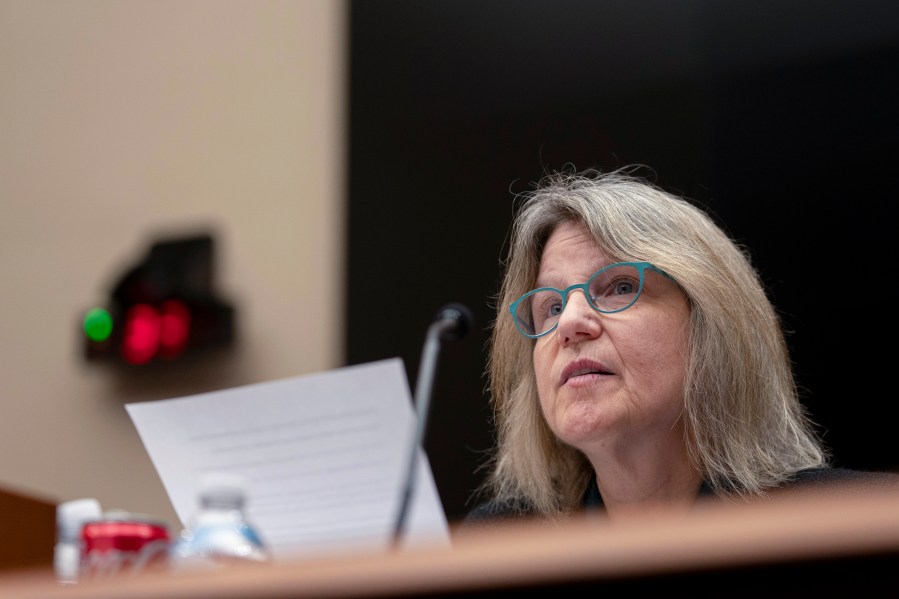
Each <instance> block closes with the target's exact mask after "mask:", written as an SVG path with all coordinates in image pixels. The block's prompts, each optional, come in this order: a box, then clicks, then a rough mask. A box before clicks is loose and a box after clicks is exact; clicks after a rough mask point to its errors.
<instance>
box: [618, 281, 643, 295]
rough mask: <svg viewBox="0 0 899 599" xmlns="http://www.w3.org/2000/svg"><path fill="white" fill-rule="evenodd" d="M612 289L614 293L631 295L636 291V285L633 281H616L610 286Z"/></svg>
mask: <svg viewBox="0 0 899 599" xmlns="http://www.w3.org/2000/svg"><path fill="white" fill-rule="evenodd" d="M612 290H613V292H614V293H615V294H616V295H631V294H633V293H635V292H636V291H637V286H636V285H635V284H634V282H633V281H624V280H622V281H618V282H616V283H615V284H614V285H613V286H612Z"/></svg>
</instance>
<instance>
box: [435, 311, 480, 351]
mask: <svg viewBox="0 0 899 599" xmlns="http://www.w3.org/2000/svg"><path fill="white" fill-rule="evenodd" d="M434 322H439V323H441V324H442V325H443V327H442V330H441V332H440V338H441V339H442V340H443V341H458V340H459V339H462V338H463V337H465V335H467V334H468V331H470V330H471V328H472V326H473V325H474V315H472V313H471V310H469V309H468V306H465V305H463V304H459V303H455V302H454V303H451V304H447V305H445V306H444V307H442V308H440V310H438V312H437V314H436V316H434Z"/></svg>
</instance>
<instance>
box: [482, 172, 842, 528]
mask: <svg viewBox="0 0 899 599" xmlns="http://www.w3.org/2000/svg"><path fill="white" fill-rule="evenodd" d="M634 171H635V167H627V168H623V169H618V170H616V171H613V172H610V173H605V174H603V173H600V172H598V171H595V170H588V171H583V172H580V173H575V172H567V173H566V172H558V173H552V174H548V175H546V176H545V177H544V178H543V179H542V180H541V181H540V182H539V183H538V185H537V186H536V187H535V189H534V190H533V191H530V192H526V193H524V194H521V199H522V200H523V203H522V204H521V206H520V208H519V210H518V212H517V215H516V218H515V221H514V223H513V226H512V229H511V238H510V246H509V252H508V256H507V257H506V259H505V260H504V262H503V267H504V276H503V281H502V285H501V288H500V291H499V296H498V298H497V300H498V301H497V305H496V310H497V313H496V320H495V321H494V323H493V330H492V336H491V340H490V346H489V359H488V373H487V374H488V380H489V393H490V400H491V404H492V407H493V410H494V412H493V414H494V425H495V427H496V447H495V450H494V452H493V454H492V455H491V458H490V459H489V461H488V462H487V463H486V464H485V466H487V467H489V468H490V473H489V476H488V477H487V479H486V481H485V484H484V487H483V489H482V490H486V491H489V492H490V493H491V494H492V495H493V496H494V497H496V498H498V499H513V498H514V499H517V500H518V502H519V503H521V502H524V504H525V505H526V506H528V508H530V509H533V510H535V511H536V512H538V513H542V514H545V515H554V514H563V513H567V512H570V511H571V510H574V509H576V508H577V507H578V506H579V505H580V504H581V501H582V498H583V495H584V492H585V491H586V489H587V486H588V485H589V483H590V480H591V478H592V476H593V470H592V466H591V465H590V462H589V461H588V460H587V459H586V457H585V456H584V455H583V454H582V453H580V451H578V450H577V449H575V448H573V447H571V446H569V445H566V444H564V443H563V442H561V441H560V440H559V439H557V438H556V437H555V435H554V434H553V433H552V431H551V430H550V429H549V427H548V425H547V424H546V422H545V420H544V418H543V415H542V412H541V410H540V402H539V400H538V397H537V385H536V379H535V375H534V368H533V362H532V351H533V347H534V341H533V340H531V339H527V338H525V337H524V336H522V335H521V334H519V332H518V331H517V329H516V327H515V324H514V323H513V320H512V318H511V317H510V315H509V313H508V306H509V304H510V303H511V302H512V301H514V300H515V299H516V298H518V297H520V296H521V295H523V294H524V293H526V292H527V291H529V290H530V289H532V288H533V286H534V283H535V280H536V277H537V273H538V270H539V267H540V260H541V257H542V253H543V248H544V244H545V243H546V240H547V238H548V237H549V235H550V233H552V231H553V230H554V229H555V228H556V227H557V226H558V225H559V224H561V223H564V222H575V223H579V224H580V225H582V226H583V227H584V228H585V230H586V231H588V232H589V233H590V234H591V235H592V236H593V239H594V240H595V242H596V244H597V246H598V247H599V248H600V250H601V251H602V252H603V253H605V254H606V255H607V257H608V258H609V259H611V260H615V261H630V260H633V261H638V260H639V261H643V260H645V261H648V262H651V263H653V264H654V265H656V266H658V267H659V268H661V269H663V270H664V271H665V272H667V273H668V274H670V275H671V276H672V277H673V278H674V280H675V281H677V283H678V284H679V285H680V287H681V288H682V290H683V292H684V294H685V295H686V297H687V299H688V301H689V305H690V320H689V324H688V326H689V329H690V330H689V334H688V344H689V348H688V355H687V364H686V380H685V388H684V419H685V425H686V426H685V431H686V433H685V435H686V438H685V444H686V446H687V448H688V451H689V455H690V459H691V460H692V462H693V464H694V466H695V467H696V468H697V469H698V470H699V472H700V473H701V474H702V476H703V478H704V480H705V481H706V483H707V484H708V485H710V486H711V488H712V489H713V490H714V491H715V492H716V494H719V495H723V496H752V495H760V494H764V493H765V491H766V490H767V489H770V488H772V487H775V486H777V485H778V484H780V483H782V482H784V481H785V480H786V479H787V478H789V477H790V475H791V474H793V473H794V472H796V471H798V470H801V469H803V468H809V467H815V466H822V465H825V464H826V463H827V460H828V455H827V453H826V450H825V449H824V448H823V446H822V444H821V442H820V440H819V439H818V438H817V436H816V434H815V432H814V429H813V426H812V423H811V421H810V420H809V419H808V416H807V414H806V413H805V412H804V410H803V408H802V405H801V404H800V401H799V397H798V393H797V389H796V384H795V381H794V378H793V370H792V364H791V362H790V358H789V354H788V349H787V345H786V341H785V338H784V334H783V330H782V328H781V323H780V320H779V318H778V316H777V314H776V312H775V310H774V308H773V306H772V305H771V302H770V301H769V299H768V297H767V295H766V293H765V290H764V287H763V285H762V283H761V280H760V278H759V276H758V274H757V272H756V271H755V269H754V268H753V266H752V264H751V261H750V258H749V255H748V252H747V251H746V250H745V249H744V248H742V247H740V246H739V245H738V244H737V243H736V242H734V241H733V240H732V239H731V238H730V237H729V236H728V235H727V234H726V233H725V232H724V231H723V230H722V229H721V228H720V227H719V226H718V225H716V224H715V222H714V221H713V220H712V219H711V217H710V216H709V215H708V214H707V213H706V212H704V211H703V210H701V209H700V208H698V207H696V206H694V205H693V204H691V203H690V202H688V201H687V200H685V199H683V198H680V197H677V196H675V195H672V194H670V193H667V192H665V191H663V190H662V189H660V188H659V187H658V186H656V185H655V184H653V183H650V182H648V181H647V180H646V179H644V178H641V177H638V176H636V175H635V174H634Z"/></svg>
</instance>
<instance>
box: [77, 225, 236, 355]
mask: <svg viewBox="0 0 899 599" xmlns="http://www.w3.org/2000/svg"><path fill="white" fill-rule="evenodd" d="M148 246H149V247H148V249H147V251H146V253H145V254H144V255H143V256H142V257H141V258H140V259H139V260H138V261H137V263H134V264H130V265H129V266H128V267H126V268H125V269H124V270H123V272H121V273H119V274H118V275H117V276H116V277H115V279H114V282H113V284H112V286H111V288H110V289H109V291H108V297H107V300H106V301H105V302H104V303H103V304H101V305H98V306H94V307H92V308H90V309H88V310H87V311H85V312H84V314H83V315H82V317H81V319H80V320H79V338H80V339H81V344H82V348H83V355H84V357H85V358H86V359H87V360H88V362H91V363H105V364H112V365H115V366H121V367H124V368H138V367H147V366H159V365H162V366H165V365H173V364H178V365H179V366H180V365H183V364H184V363H185V361H186V360H188V359H190V358H191V357H193V356H195V355H197V354H201V353H204V352H207V351H208V350H210V349H218V348H223V347H227V346H229V345H231V344H232V343H233V342H234V338H235V317H236V312H235V308H234V306H233V305H232V304H231V303H230V302H228V301H227V299H225V298H223V297H221V295H220V293H219V291H218V289H217V288H216V285H215V237H214V236H213V234H212V233H208V232H201V233H197V234H192V235H179V236H160V237H156V238H153V239H152V240H151V241H150V242H149V243H148Z"/></svg>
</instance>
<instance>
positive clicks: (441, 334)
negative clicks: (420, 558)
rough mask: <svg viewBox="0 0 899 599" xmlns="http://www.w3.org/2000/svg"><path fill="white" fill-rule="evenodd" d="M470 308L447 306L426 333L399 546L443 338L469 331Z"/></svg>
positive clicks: (402, 500) (395, 534) (400, 514)
mask: <svg viewBox="0 0 899 599" xmlns="http://www.w3.org/2000/svg"><path fill="white" fill-rule="evenodd" d="M471 323H472V316H471V312H470V311H469V310H468V308H466V307H465V306H463V305H461V304H449V305H447V306H445V307H444V308H443V309H441V310H440V312H438V313H437V316H436V318H435V320H434V322H432V323H431V326H429V327H428V332H427V334H426V335H425V343H424V347H423V348H422V352H421V364H420V366H419V370H418V379H417V380H416V384H415V409H416V419H415V435H414V437H413V439H412V445H411V448H410V451H409V462H408V464H407V466H406V480H405V482H404V484H403V489H402V495H401V498H400V507H399V512H398V515H397V517H396V521H395V526H394V530H393V545H394V547H398V546H399V543H400V541H401V539H402V536H403V532H404V528H405V525H406V517H407V515H408V512H409V504H410V502H411V501H412V495H413V492H414V490H415V480H416V468H415V465H416V462H417V461H418V449H419V448H420V447H423V446H424V439H425V432H426V430H427V427H428V411H429V410H430V403H431V391H432V389H433V387H434V375H435V373H436V372H437V358H438V356H439V354H440V347H441V341H456V340H458V339H461V338H462V337H464V336H465V335H466V334H467V333H468V329H469V328H471Z"/></svg>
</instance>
